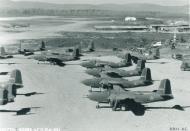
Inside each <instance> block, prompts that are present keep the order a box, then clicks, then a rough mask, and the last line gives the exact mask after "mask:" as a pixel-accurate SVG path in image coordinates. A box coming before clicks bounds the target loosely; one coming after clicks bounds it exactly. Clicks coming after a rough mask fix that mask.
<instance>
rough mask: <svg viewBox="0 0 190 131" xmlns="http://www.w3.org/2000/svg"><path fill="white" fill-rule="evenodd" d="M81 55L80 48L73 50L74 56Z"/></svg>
mask: <svg viewBox="0 0 190 131" xmlns="http://www.w3.org/2000/svg"><path fill="white" fill-rule="evenodd" d="M79 56H80V50H79V48H75V49H74V50H73V57H75V58H79Z"/></svg>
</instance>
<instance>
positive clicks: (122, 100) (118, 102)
mask: <svg viewBox="0 0 190 131" xmlns="http://www.w3.org/2000/svg"><path fill="white" fill-rule="evenodd" d="M113 90H114V92H115V93H112V94H111V95H110V97H109V99H110V101H112V102H113V101H114V102H113V103H114V104H113V105H112V110H114V111H115V110H116V109H117V108H121V107H125V110H131V111H132V112H133V113H134V114H135V115H143V114H144V113H145V107H144V105H142V104H141V103H139V102H136V101H135V98H136V96H135V94H134V93H133V92H130V91H126V90H125V89H123V88H122V87H121V86H120V85H113Z"/></svg>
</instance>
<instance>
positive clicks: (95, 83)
mask: <svg viewBox="0 0 190 131" xmlns="http://www.w3.org/2000/svg"><path fill="white" fill-rule="evenodd" d="M102 82H104V83H115V84H120V85H121V86H122V87H123V88H134V87H139V86H147V85H151V84H152V77H151V70H150V69H149V68H144V69H143V72H142V74H141V77H140V79H138V80H133V81H128V80H126V79H123V78H111V77H109V76H107V75H105V74H102V77H100V78H94V79H86V80H84V81H82V83H83V84H85V85H86V86H91V87H92V88H99V87H101V83H102Z"/></svg>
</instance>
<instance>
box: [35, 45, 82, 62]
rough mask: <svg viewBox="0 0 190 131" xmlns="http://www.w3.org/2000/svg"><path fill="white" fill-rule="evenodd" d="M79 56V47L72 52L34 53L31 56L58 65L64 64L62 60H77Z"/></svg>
mask: <svg viewBox="0 0 190 131" xmlns="http://www.w3.org/2000/svg"><path fill="white" fill-rule="evenodd" d="M79 56H80V54H79V49H78V48H76V49H74V50H73V53H72V54H61V55H59V54H58V55H55V54H49V53H44V54H40V55H35V56H34V57H33V58H34V59H35V60H38V61H42V62H45V61H47V62H50V63H52V64H55V65H58V66H64V65H65V64H64V63H63V62H66V61H72V60H78V59H79Z"/></svg>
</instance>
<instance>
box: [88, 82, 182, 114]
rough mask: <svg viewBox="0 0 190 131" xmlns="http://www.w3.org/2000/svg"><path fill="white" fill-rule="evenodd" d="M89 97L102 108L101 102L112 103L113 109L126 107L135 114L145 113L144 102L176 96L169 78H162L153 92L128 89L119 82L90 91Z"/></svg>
mask: <svg viewBox="0 0 190 131" xmlns="http://www.w3.org/2000/svg"><path fill="white" fill-rule="evenodd" d="M87 97H88V98H89V99H90V100H93V101H96V102H98V105H97V108H100V106H99V103H110V107H111V108H112V110H113V111H116V110H117V109H118V108H119V109H122V107H124V108H125V110H131V111H132V112H133V113H134V114H135V115H143V114H144V113H145V109H146V108H145V106H144V105H142V104H146V103H151V102H157V101H167V100H170V99H173V98H174V97H173V95H172V91H171V85H170V80H169V79H164V80H162V81H161V83H160V86H159V88H158V90H154V91H152V92H151V91H150V92H148V91H147V92H143V91H126V90H124V89H123V88H122V87H121V86H120V85H119V84H110V85H109V86H108V89H107V90H104V91H101V92H90V94H89V95H88V96H87ZM173 108H176V109H180V110H182V107H179V105H176V106H174V107H173Z"/></svg>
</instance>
